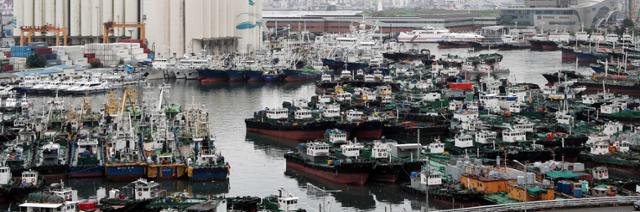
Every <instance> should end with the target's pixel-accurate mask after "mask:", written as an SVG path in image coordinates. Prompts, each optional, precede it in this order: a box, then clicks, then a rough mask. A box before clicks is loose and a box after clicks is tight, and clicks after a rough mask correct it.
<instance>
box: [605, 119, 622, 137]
mask: <svg viewBox="0 0 640 212" xmlns="http://www.w3.org/2000/svg"><path fill="white" fill-rule="evenodd" d="M623 129H624V126H623V125H622V123H620V122H613V121H609V122H607V123H605V124H604V130H602V133H603V134H605V135H614V134H616V133H619V132H622V130H623Z"/></svg>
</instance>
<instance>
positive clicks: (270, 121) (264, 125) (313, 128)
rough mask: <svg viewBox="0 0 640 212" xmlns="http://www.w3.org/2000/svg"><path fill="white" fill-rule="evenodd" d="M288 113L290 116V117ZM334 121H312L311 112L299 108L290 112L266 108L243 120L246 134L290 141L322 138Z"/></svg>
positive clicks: (284, 109)
mask: <svg viewBox="0 0 640 212" xmlns="http://www.w3.org/2000/svg"><path fill="white" fill-rule="evenodd" d="M290 113H292V116H291V117H290ZM334 123H335V122H334V121H326V120H314V119H313V116H312V114H311V111H310V110H308V109H304V108H300V109H295V110H293V111H292V112H290V110H289V109H286V108H267V109H266V110H263V111H259V112H256V113H255V114H254V117H253V118H249V119H245V124H246V126H247V132H251V133H256V134H262V135H266V136H270V137H275V138H284V139H287V140H292V141H309V140H315V139H320V138H322V137H323V135H324V132H325V130H327V129H329V128H331V127H333V126H334V125H335V124H334Z"/></svg>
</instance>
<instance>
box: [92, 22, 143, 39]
mask: <svg viewBox="0 0 640 212" xmlns="http://www.w3.org/2000/svg"><path fill="white" fill-rule="evenodd" d="M114 28H137V29H138V31H139V33H140V41H144V40H145V24H144V23H118V22H105V23H104V25H103V27H102V42H103V43H108V42H109V33H111V32H112V31H113V29H114Z"/></svg>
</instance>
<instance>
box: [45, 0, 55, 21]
mask: <svg viewBox="0 0 640 212" xmlns="http://www.w3.org/2000/svg"><path fill="white" fill-rule="evenodd" d="M44 23H45V24H51V25H55V24H56V2H55V0H54V1H51V0H45V1H44Z"/></svg>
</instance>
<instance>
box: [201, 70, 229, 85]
mask: <svg viewBox="0 0 640 212" xmlns="http://www.w3.org/2000/svg"><path fill="white" fill-rule="evenodd" d="M197 71H198V76H199V77H198V80H200V83H219V82H226V81H228V80H229V73H228V72H229V71H228V70H225V69H223V68H215V69H214V68H199V69H197Z"/></svg>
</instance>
